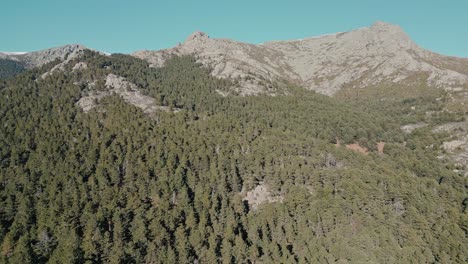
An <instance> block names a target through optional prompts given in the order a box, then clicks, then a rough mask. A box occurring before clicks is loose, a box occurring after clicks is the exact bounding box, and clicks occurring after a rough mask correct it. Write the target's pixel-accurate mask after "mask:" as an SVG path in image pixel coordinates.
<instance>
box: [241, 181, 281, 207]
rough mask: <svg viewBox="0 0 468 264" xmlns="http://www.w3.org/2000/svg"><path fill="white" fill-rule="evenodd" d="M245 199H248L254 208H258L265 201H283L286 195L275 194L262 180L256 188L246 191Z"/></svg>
mask: <svg viewBox="0 0 468 264" xmlns="http://www.w3.org/2000/svg"><path fill="white" fill-rule="evenodd" d="M243 200H245V201H247V202H248V203H249V206H251V207H252V209H253V210H257V208H258V206H259V205H261V204H264V203H275V202H280V203H282V202H283V200H284V197H283V196H280V195H276V196H275V195H273V194H272V193H271V192H270V191H269V190H268V187H267V186H266V185H265V184H264V183H263V182H262V183H260V184H259V185H258V186H257V187H255V189H253V190H250V191H248V192H246V193H245V194H244V199H243Z"/></svg>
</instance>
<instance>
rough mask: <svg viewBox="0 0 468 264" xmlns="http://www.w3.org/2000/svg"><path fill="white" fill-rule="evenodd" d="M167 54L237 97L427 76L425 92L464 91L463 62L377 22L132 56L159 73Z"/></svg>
mask: <svg viewBox="0 0 468 264" xmlns="http://www.w3.org/2000/svg"><path fill="white" fill-rule="evenodd" d="M171 54H176V55H185V54H194V55H196V56H197V58H198V60H199V62H201V63H202V64H204V65H206V66H207V67H210V68H212V69H213V71H212V75H214V76H216V77H219V78H231V79H236V80H238V81H239V86H238V87H233V89H234V90H237V91H238V92H240V94H242V95H254V94H261V93H267V94H268V93H271V91H269V90H268V89H267V87H268V83H271V82H275V81H279V80H287V81H289V82H292V83H296V84H298V85H301V86H304V87H306V88H308V89H311V90H316V91H318V92H321V93H323V94H328V95H333V94H334V93H336V92H337V91H339V90H341V89H343V88H345V87H351V88H354V87H366V86H373V85H378V84H381V83H402V84H408V83H407V82H409V81H410V80H411V78H412V77H414V76H419V75H421V74H422V75H424V76H427V78H426V79H425V82H426V84H427V85H429V86H433V87H437V88H441V89H451V88H456V87H464V86H466V85H468V59H463V58H454V57H449V56H443V55H439V54H436V53H433V52H430V51H427V50H424V49H422V48H421V47H419V46H418V45H417V44H415V43H414V42H413V41H412V40H411V38H410V37H409V36H408V35H407V34H406V33H405V32H404V31H403V30H402V29H401V28H400V27H399V26H396V25H392V24H388V23H384V22H376V23H375V24H373V25H372V26H371V27H365V28H360V29H356V30H353V31H350V32H342V33H336V34H329V35H323V36H318V37H312V38H305V39H299V40H290V41H273V42H267V43H264V44H259V45H254V44H248V43H242V42H238V41H234V40H229V39H213V38H209V37H208V35H207V34H205V33H202V32H195V33H193V34H192V35H190V36H189V37H188V38H187V39H186V41H185V42H184V43H182V44H181V45H179V46H177V47H174V48H171V49H166V50H161V51H140V52H136V53H134V54H133V55H134V56H136V57H139V58H142V59H145V60H147V61H148V62H150V64H151V65H152V66H154V67H160V66H162V65H163V64H164V61H165V60H167V58H169V57H170V55H171Z"/></svg>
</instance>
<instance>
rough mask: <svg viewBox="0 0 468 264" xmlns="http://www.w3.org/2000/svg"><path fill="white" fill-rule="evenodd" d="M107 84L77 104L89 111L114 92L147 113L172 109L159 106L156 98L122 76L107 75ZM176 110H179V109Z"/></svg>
mask: <svg viewBox="0 0 468 264" xmlns="http://www.w3.org/2000/svg"><path fill="white" fill-rule="evenodd" d="M105 86H106V88H107V89H106V90H104V91H91V92H90V93H88V94H87V95H85V96H83V97H82V98H81V99H80V100H79V101H78V102H77V105H78V106H79V107H80V108H81V109H83V111H84V112H88V111H90V110H91V109H93V108H95V107H96V106H97V105H98V103H99V101H100V100H101V99H102V98H104V97H106V96H110V95H112V94H117V95H119V96H120V97H121V98H122V99H123V100H125V101H126V102H127V103H129V104H132V105H134V106H136V107H138V108H140V109H142V110H143V112H145V113H153V112H155V111H170V109H169V107H165V106H158V105H157V104H156V100H155V99H154V98H153V97H149V96H145V95H143V94H141V92H140V91H139V89H138V87H137V86H136V85H135V84H133V83H131V82H129V81H127V80H126V79H125V78H123V77H121V76H117V75H114V74H109V75H107V77H106V84H105ZM174 111H177V109H175V110H174Z"/></svg>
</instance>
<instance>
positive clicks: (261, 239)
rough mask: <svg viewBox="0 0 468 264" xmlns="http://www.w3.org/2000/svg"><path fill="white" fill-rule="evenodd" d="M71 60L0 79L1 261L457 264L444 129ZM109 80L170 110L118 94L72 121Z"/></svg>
mask: <svg viewBox="0 0 468 264" xmlns="http://www.w3.org/2000/svg"><path fill="white" fill-rule="evenodd" d="M79 60H80V61H81V62H84V63H86V65H87V67H86V68H83V69H81V70H79V71H75V70H72V67H73V66H74V64H75V63H77V62H78V59H75V61H71V62H69V63H68V64H67V65H66V68H65V70H64V71H59V72H55V73H53V74H50V75H49V76H47V77H46V78H44V79H42V78H41V77H40V76H41V75H42V74H43V73H44V72H46V71H48V70H50V69H51V68H52V67H53V66H54V64H53V63H52V64H48V65H45V66H44V67H42V68H39V69H35V70H31V71H28V72H25V73H22V74H20V75H18V76H17V77H15V78H11V79H7V80H3V81H1V82H0V124H1V125H0V243H1V248H0V262H2V263H197V262H198V263H218V262H219V263H293V262H299V263H348V262H351V263H406V262H408V263H411V262H412V263H463V262H465V261H466V260H467V253H466V252H468V246H467V245H468V243H467V242H468V240H467V237H466V236H467V228H468V227H467V220H468V218H467V211H466V207H467V204H466V197H467V195H466V185H467V182H466V179H465V178H463V177H462V176H459V175H457V174H455V173H453V172H452V168H451V167H450V164H448V165H447V164H444V163H442V162H441V161H439V160H438V159H437V154H438V146H439V145H440V142H441V140H442V138H441V137H442V135H439V136H437V135H434V134H431V133H429V132H427V131H424V130H421V131H419V132H418V133H413V134H409V135H406V134H403V133H402V132H401V131H400V125H401V124H402V123H403V121H402V120H403V118H400V117H399V115H398V114H394V115H389V114H388V112H385V111H378V108H371V109H373V111H366V109H367V108H366V107H365V106H363V107H357V106H354V105H351V104H347V103H344V102H342V101H339V100H336V99H333V98H329V97H326V96H323V95H319V94H315V93H314V92H309V91H305V90H303V89H301V88H299V87H292V86H291V87H287V89H288V91H289V92H288V95H284V96H275V97H273V96H252V97H249V96H247V97H241V96H236V95H230V96H227V97H224V96H222V95H221V94H220V91H228V90H229V87H230V86H231V85H232V83H230V82H229V81H226V80H218V79H216V78H214V77H212V76H210V74H209V70H208V69H205V68H202V67H200V66H199V65H198V64H196V63H195V59H194V58H192V57H188V56H187V57H173V58H172V59H171V60H169V61H168V62H167V63H166V66H165V67H163V68H159V69H155V68H149V67H148V65H147V63H146V62H144V61H141V60H138V59H135V58H132V57H129V56H125V55H113V56H109V57H106V56H101V55H99V54H96V53H92V52H85V55H84V56H82V57H81V58H80V59H79ZM110 73H112V74H115V75H119V76H122V77H125V78H127V80H129V81H131V82H133V83H134V84H136V85H137V86H138V87H139V89H141V91H142V92H143V93H144V94H146V95H149V96H151V97H154V98H155V99H156V101H157V103H158V104H160V105H161V106H168V107H169V108H170V109H178V110H179V109H180V110H179V111H168V112H166V111H157V112H154V113H151V114H145V113H143V111H142V110H141V109H139V108H137V107H135V106H133V105H130V104H127V103H126V102H125V101H124V100H122V99H121V98H119V97H118V96H116V95H114V96H109V97H106V98H103V99H101V100H100V101H99V104H98V106H97V107H96V108H94V109H92V110H91V111H89V112H87V113H85V112H83V111H82V109H80V107H78V105H77V102H78V101H79V99H80V98H81V97H82V96H83V95H84V94H86V93H87V92H89V90H103V89H105V85H104V81H103V80H104V78H105V76H106V75H108V74H110ZM90 83H93V85H90ZM278 89H280V88H278ZM282 89H283V88H282ZM337 142H339V144H341V146H343V145H345V144H349V143H355V142H359V143H360V144H361V145H363V146H367V147H368V148H369V150H370V152H369V154H368V155H364V154H361V153H358V152H355V151H352V150H348V149H346V148H344V147H340V146H337V144H336V143H337ZM377 142H385V150H384V153H379V152H378V151H377V150H376V143H377ZM428 145H432V147H427V146H428ZM260 184H261V185H264V186H267V187H268V189H269V190H270V191H271V193H272V194H274V195H276V196H281V197H283V199H282V201H281V202H280V201H278V202H273V203H264V204H261V205H260V206H259V207H258V208H257V209H256V210H253V208H252V206H250V205H249V204H248V203H247V201H243V197H244V194H245V192H246V191H248V190H252V189H254V188H255V187H256V186H258V185H260ZM464 199H465V200H464Z"/></svg>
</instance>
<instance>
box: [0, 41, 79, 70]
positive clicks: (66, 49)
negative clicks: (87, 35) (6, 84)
mask: <svg viewBox="0 0 468 264" xmlns="http://www.w3.org/2000/svg"><path fill="white" fill-rule="evenodd" d="M86 49H87V48H86V47H84V46H82V45H79V44H72V45H65V46H61V47H56V48H50V49H45V50H40V51H33V52H25V53H23V52H20V53H2V52H0V58H2V59H10V60H14V61H17V62H20V63H22V64H23V65H24V66H25V67H26V68H28V69H31V68H34V67H38V66H42V65H44V64H47V63H49V62H52V61H54V60H56V59H59V60H62V61H63V60H65V59H67V58H68V59H72V58H76V57H78V56H79V55H80V54H83V51H84V50H86Z"/></svg>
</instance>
